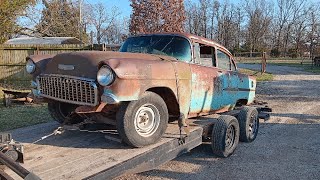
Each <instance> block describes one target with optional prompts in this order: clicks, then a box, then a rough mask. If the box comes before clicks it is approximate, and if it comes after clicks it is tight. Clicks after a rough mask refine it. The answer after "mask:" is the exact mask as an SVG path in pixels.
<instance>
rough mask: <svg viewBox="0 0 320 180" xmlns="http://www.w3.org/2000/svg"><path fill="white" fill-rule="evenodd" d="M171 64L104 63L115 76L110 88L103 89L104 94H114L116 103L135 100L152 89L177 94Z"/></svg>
mask: <svg viewBox="0 0 320 180" xmlns="http://www.w3.org/2000/svg"><path fill="white" fill-rule="evenodd" d="M171 63H172V62H170V61H150V60H139V59H130V60H117V59H110V60H107V61H104V64H107V65H109V66H110V67H111V68H112V69H113V71H114V72H115V74H116V76H117V77H116V80H115V81H114V83H113V84H112V85H111V86H107V87H104V94H114V95H115V96H116V97H117V98H118V99H117V100H118V101H132V100H137V99H139V97H140V96H141V95H142V94H143V93H144V92H145V91H147V90H148V89H150V88H154V87H167V88H170V89H171V90H172V91H173V92H174V94H177V90H176V89H177V88H176V76H175V69H174V67H173V66H172V64H171Z"/></svg>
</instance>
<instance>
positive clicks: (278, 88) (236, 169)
mask: <svg viewBox="0 0 320 180" xmlns="http://www.w3.org/2000/svg"><path fill="white" fill-rule="evenodd" d="M239 67H241V68H248V69H258V70H259V69H260V66H259V65H258V64H256V65H255V64H245V65H244V64H240V65H239ZM267 71H268V72H271V73H273V74H274V75H275V80H274V81H270V82H263V83H259V84H258V87H257V93H258V95H257V100H262V101H267V102H268V103H269V106H270V107H272V108H273V113H272V118H271V119H270V120H268V121H267V122H262V124H261V126H260V130H259V135H258V137H257V139H256V140H255V141H254V142H252V143H240V144H239V146H238V148H237V150H236V152H235V153H234V154H233V155H232V156H231V157H229V158H226V159H222V158H217V157H215V156H213V155H211V149H210V145H206V144H204V145H201V146H199V147H198V148H196V149H194V150H192V151H191V152H190V153H188V154H185V155H182V156H181V157H179V158H177V159H175V160H172V161H170V162H168V163H166V164H164V165H162V166H160V167H159V168H158V169H156V170H153V171H149V172H145V173H140V174H136V175H128V176H123V177H121V178H118V179H194V180H198V179H268V180H270V179H319V177H320V152H319V150H320V138H319V137H320V75H314V74H311V73H307V72H304V71H302V70H301V69H299V68H295V67H286V66H271V65H268V67H267Z"/></svg>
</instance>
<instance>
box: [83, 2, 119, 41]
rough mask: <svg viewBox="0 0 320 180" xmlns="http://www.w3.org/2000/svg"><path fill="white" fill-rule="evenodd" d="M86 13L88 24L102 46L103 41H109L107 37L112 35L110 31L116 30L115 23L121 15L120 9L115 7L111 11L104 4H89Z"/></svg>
mask: <svg viewBox="0 0 320 180" xmlns="http://www.w3.org/2000/svg"><path fill="white" fill-rule="evenodd" d="M86 12H87V13H86V14H87V16H88V17H87V19H88V24H89V25H91V26H92V27H93V28H94V31H95V37H96V41H97V43H98V44H101V42H102V39H108V38H106V37H105V36H107V34H110V33H109V31H114V29H115V27H114V26H115V22H116V20H117V18H118V17H119V15H120V13H119V11H118V8H117V7H115V6H114V7H112V8H111V11H110V10H107V9H106V6H105V5H104V4H102V3H97V4H92V5H91V4H88V5H87V8H86Z"/></svg>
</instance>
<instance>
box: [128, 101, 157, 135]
mask: <svg viewBox="0 0 320 180" xmlns="http://www.w3.org/2000/svg"><path fill="white" fill-rule="evenodd" d="M159 124H160V113H159V110H158V109H157V108H156V107H155V106H154V105H152V104H145V105H143V106H141V107H140V108H139V109H138V110H137V112H136V115H135V118H134V126H135V130H136V132H137V133H138V134H139V135H140V136H143V137H149V136H151V135H153V134H154V133H155V132H156V131H157V129H158V127H159Z"/></svg>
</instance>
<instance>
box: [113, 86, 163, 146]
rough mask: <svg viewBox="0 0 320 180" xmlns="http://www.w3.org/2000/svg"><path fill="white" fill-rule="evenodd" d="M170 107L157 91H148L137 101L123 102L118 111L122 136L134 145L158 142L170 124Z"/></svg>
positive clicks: (119, 131)
mask: <svg viewBox="0 0 320 180" xmlns="http://www.w3.org/2000/svg"><path fill="white" fill-rule="evenodd" d="M168 119H169V115H168V109H167V106H166V103H165V102H164V101H163V99H162V98H161V97H160V96H159V95H158V94H156V93H153V92H146V93H144V95H143V96H142V97H141V98H140V99H139V100H137V101H131V102H125V103H122V104H121V106H120V109H119V110H118V112H117V130H118V133H119V135H120V136H121V138H122V139H123V141H124V142H126V143H127V144H129V145H131V146H133V147H143V146H146V145H149V144H154V143H155V142H157V141H158V140H159V139H160V138H161V137H162V135H163V134H164V132H165V130H166V129H167V124H168Z"/></svg>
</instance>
